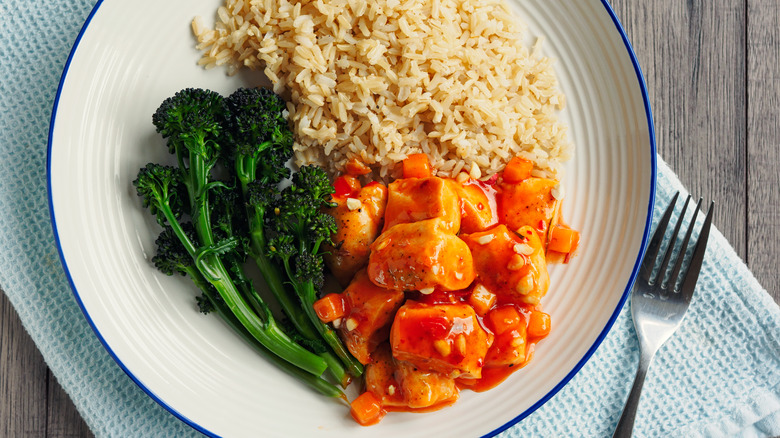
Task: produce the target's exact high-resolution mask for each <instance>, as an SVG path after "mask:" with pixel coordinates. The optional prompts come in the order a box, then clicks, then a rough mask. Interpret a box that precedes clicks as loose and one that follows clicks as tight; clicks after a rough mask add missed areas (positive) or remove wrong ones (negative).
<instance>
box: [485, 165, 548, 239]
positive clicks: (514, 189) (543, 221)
mask: <svg viewBox="0 0 780 438" xmlns="http://www.w3.org/2000/svg"><path fill="white" fill-rule="evenodd" d="M558 187H559V185H558V181H555V180H552V179H546V178H533V177H532V178H527V179H524V180H522V181H520V182H518V183H506V182H504V183H502V184H500V187H499V188H500V190H499V194H500V195H499V202H498V205H499V216H500V222H501V223H504V224H506V226H507V227H509V228H510V229H511V230H514V231H517V230H518V229H520V227H523V226H530V227H532V228H534V229H535V230H536V231H537V233H539V238H540V240H541V242H542V245H543V246H544V247H546V245H547V230H548V228H549V225H550V223H551V222H552V221H553V218H554V217H555V215H556V214H557V213H558V208H559V206H560V201H559V200H558V199H557V198H556V196H555V195H556V194H558V197H559V198H560V197H561V195H560V194H559V193H558V192H557V191H558V190H559V188H558Z"/></svg>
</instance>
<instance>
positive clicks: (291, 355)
mask: <svg viewBox="0 0 780 438" xmlns="http://www.w3.org/2000/svg"><path fill="white" fill-rule="evenodd" d="M226 116H227V110H226V106H225V101H224V99H223V98H222V96H220V95H219V94H218V93H215V92H213V91H209V90H203V89H198V88H187V89H185V90H182V91H180V92H178V93H176V94H175V95H174V96H172V97H170V98H168V99H166V100H165V101H164V102H163V103H162V104H161V105H160V107H159V108H158V109H157V111H156V112H155V113H154V115H153V116H152V122H153V123H154V125H155V127H156V129H157V131H158V132H159V133H160V134H161V135H162V136H163V137H164V138H166V139H167V142H168V149H169V151H170V152H171V153H174V154H175V155H176V157H177V160H178V167H177V168H170V167H166V166H161V165H157V164H150V165H147V166H146V167H144V168H142V169H141V171H140V172H139V174H138V178H137V179H136V181H135V182H134V184H135V186H136V188H137V191H138V194H139V195H140V196H141V197H142V198H143V199H144V205H145V206H147V207H149V208H150V211H151V212H152V213H153V214H155V215H156V216H157V218H158V222H160V223H161V225H163V226H169V227H170V228H171V230H172V231H171V232H172V233H173V234H174V235H175V236H176V237H177V238H178V239H179V241H180V242H181V243H182V247H183V248H184V251H185V252H186V253H187V254H188V255H189V256H190V257H191V258H192V260H193V264H194V266H195V267H196V268H197V270H198V272H199V273H200V275H202V277H203V278H204V279H205V280H206V281H207V282H208V283H209V284H210V286H212V287H213V288H214V290H216V291H217V293H218V295H219V296H220V297H221V299H222V300H224V303H225V306H226V308H228V309H230V311H231V312H232V314H233V316H234V317H235V319H236V320H237V321H238V322H239V323H240V324H241V325H242V326H243V327H244V328H245V329H246V330H247V331H248V332H249V333H250V334H251V335H252V337H253V338H255V339H256V340H257V341H258V342H259V343H261V344H262V345H264V346H265V347H266V348H267V349H268V350H270V351H272V352H273V353H274V354H276V355H278V356H279V357H281V358H283V359H284V360H287V361H288V362H290V363H292V364H294V365H296V366H298V367H300V368H301V369H303V370H305V371H307V372H309V373H312V374H313V375H315V376H319V375H320V374H322V373H323V372H324V371H325V369H326V368H327V363H326V362H325V360H323V359H322V358H321V357H319V356H317V355H314V354H313V353H311V352H309V351H308V350H306V349H305V348H303V347H301V346H300V345H299V344H297V343H295V342H293V341H292V340H291V339H290V338H289V337H288V336H287V335H286V334H285V333H284V331H283V330H282V329H281V328H280V327H279V325H278V324H277V323H276V321H275V319H274V317H273V315H272V313H271V312H270V310H269V309H268V307H267V305H266V304H265V303H264V302H263V301H262V300H258V296H257V294H256V293H252V292H253V291H251V287H249V286H248V284H247V282H245V281H244V279H243V278H241V277H234V276H235V274H236V272H237V270H236V269H235V266H236V264H237V263H238V260H239V257H240V256H241V253H240V249H241V248H242V245H241V239H240V238H239V237H238V236H236V235H235V233H234V230H233V228H232V227H233V217H232V216H231V215H230V211H228V212H226V211H222V210H220V212H219V213H220V214H216V215H215V211H214V209H213V204H215V203H216V204H218V205H220V206H226V205H229V201H230V198H229V196H230V195H229V194H228V193H229V191H230V190H229V186H228V185H227V184H225V183H224V182H221V181H218V180H214V179H213V177H212V170H213V168H214V166H215V165H216V164H217V162H218V161H219V159H220V153H221V150H222V148H221V146H220V141H221V139H223V138H224V132H225V131H224V126H225V125H226V123H227V122H226ZM180 186H184V187H186V190H187V198H188V200H189V202H188V203H187V204H186V205H187V206H188V207H189V211H187V212H186V213H188V215H189V216H190V218H191V219H192V223H193V225H194V229H195V233H194V234H195V237H196V238H195V239H193V238H191V237H190V236H188V235H187V232H185V230H184V229H183V227H182V225H181V224H180V221H179V218H180V217H181V214H177V212H176V210H177V209H181V206H182V205H183V203H182V202H180V201H177V196H178V193H179V187H180ZM232 205H234V204H232ZM232 205H231V207H230V210H231V211H232V209H233V208H234V207H232ZM179 213H180V212H179ZM220 215H222V216H220ZM213 216H217V217H218V218H217V221H216V222H215V221H213V220H212V218H213ZM220 217H221V218H220ZM215 223H216V224H219V225H220V228H218V229H216V230H215V228H214V225H215ZM223 234H224V236H223ZM166 263H167V262H166ZM228 267H230V268H232V271H233V275H231V269H229V268H228ZM168 268H172V267H171V266H166V269H168ZM236 279H237V280H238V281H236ZM206 289H208V288H206ZM207 292H208V290H204V293H207ZM210 301H211V302H212V304H213V303H214V301H215V300H213V299H212V300H210Z"/></svg>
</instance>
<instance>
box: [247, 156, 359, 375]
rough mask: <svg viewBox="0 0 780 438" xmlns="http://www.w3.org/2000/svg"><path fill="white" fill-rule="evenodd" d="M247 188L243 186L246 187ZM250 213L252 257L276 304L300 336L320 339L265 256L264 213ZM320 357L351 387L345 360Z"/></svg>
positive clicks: (278, 273)
mask: <svg viewBox="0 0 780 438" xmlns="http://www.w3.org/2000/svg"><path fill="white" fill-rule="evenodd" d="M237 168H238V167H237ZM239 180H241V178H239ZM243 187H244V186H243V183H242V188H243ZM247 210H248V211H247V215H248V216H249V218H250V221H249V229H250V232H249V242H250V250H249V256H250V257H252V259H253V260H254V261H255V265H257V268H258V269H259V271H260V273H261V275H262V276H263V279H264V280H265V282H266V285H267V286H268V289H269V290H270V291H271V293H272V294H273V296H274V298H276V301H277V303H278V304H279V306H280V307H281V308H282V311H283V312H284V314H285V315H286V316H287V318H288V319H289V320H290V322H292V324H293V327H295V329H296V330H297V331H298V333H300V335H301V336H303V337H304V338H306V339H311V340H314V339H318V338H319V334H318V331H317V330H316V329H315V327H314V326H313V325H312V323H311V321H310V320H309V316H308V315H307V314H306V313H305V312H304V311H303V309H301V306H300V305H298V304H297V303H295V302H294V301H293V299H292V297H291V296H290V294H289V293H288V292H287V289H286V288H285V286H284V282H283V281H282V277H281V274H280V272H279V269H278V268H277V267H276V266H275V265H274V264H273V263H272V262H271V260H269V259H268V256H266V255H265V254H266V247H267V241H266V239H265V232H264V229H263V219H262V214H261V213H260V212H259V211H258V210H259V209H258V208H253V207H251V206H248V207H247ZM319 356H320V357H321V358H322V359H323V360H325V362H326V363H327V364H328V371H329V372H330V373H331V375H332V376H333V377H334V378H335V379H336V380H337V381H339V382H340V383H341V385H342V386H344V387H346V386H347V385H348V384H349V381H350V377H349V376H348V375H347V371H346V370H345V369H344V367H343V366H342V364H341V361H340V360H339V359H337V358H336V357H334V356H333V354H332V353H330V352H325V353H320V354H319Z"/></svg>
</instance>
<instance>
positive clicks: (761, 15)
mask: <svg viewBox="0 0 780 438" xmlns="http://www.w3.org/2000/svg"><path fill="white" fill-rule="evenodd" d="M748 15H749V17H750V19H749V20H748V29H747V56H748V71H747V75H748V89H747V92H748V124H747V126H748V150H747V152H748V172H747V176H748V180H747V200H748V217H747V221H748V235H747V245H748V256H747V263H748V266H750V268H751V270H752V271H753V273H754V274H755V275H756V278H758V281H759V282H760V283H761V284H762V285H763V286H764V287H765V288H766V289H767V291H769V293H770V294H771V295H772V296H773V297H774V299H775V301H776V302H778V303H780V271H778V269H777V260H778V258H780V233H778V232H777V230H778V228H780V191H778V187H780V170H779V169H778V167H777V166H778V163H780V124H778V120H780V72H779V71H778V69H777V63H776V62H775V60H777V59H778V57H780V3H778V2H777V1H776V0H749V1H748Z"/></svg>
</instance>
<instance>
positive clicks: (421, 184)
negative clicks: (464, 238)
mask: <svg viewBox="0 0 780 438" xmlns="http://www.w3.org/2000/svg"><path fill="white" fill-rule="evenodd" d="M453 185H454V183H453V182H452V181H451V180H445V179H442V178H437V177H430V178H405V179H399V180H395V181H393V182H392V183H390V185H388V194H387V210H386V214H385V225H384V229H383V230H382V232H385V231H387V230H389V229H390V228H391V227H392V226H393V225H397V224H405V223H410V222H417V221H423V220H426V219H433V218H440V219H442V223H443V225H444V227H445V229H446V230H447V231H449V232H450V233H457V232H458V230H459V229H460V205H459V199H458V194H457V193H456V192H455V188H454V187H453Z"/></svg>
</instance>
